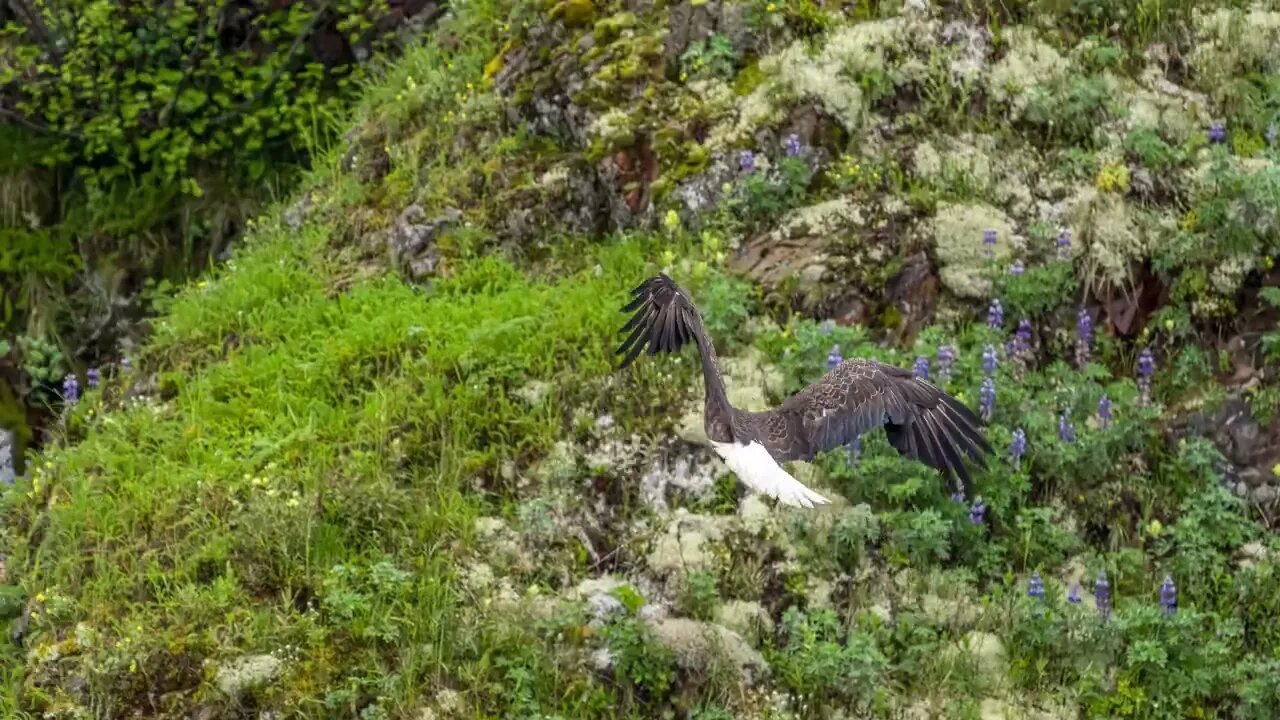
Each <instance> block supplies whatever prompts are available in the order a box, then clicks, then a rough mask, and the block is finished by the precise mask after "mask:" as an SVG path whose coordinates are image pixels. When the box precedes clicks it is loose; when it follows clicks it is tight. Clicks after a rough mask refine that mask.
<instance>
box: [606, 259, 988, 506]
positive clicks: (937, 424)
mask: <svg viewBox="0 0 1280 720" xmlns="http://www.w3.org/2000/svg"><path fill="white" fill-rule="evenodd" d="M632 295H633V296H634V298H633V300H632V301H631V302H630V303H628V304H627V305H626V306H624V307H623V308H622V311H623V312H628V313H634V315H633V316H632V317H631V319H630V320H629V321H628V322H627V324H626V325H625V326H623V328H622V332H623V333H628V337H627V339H626V340H624V341H623V343H622V345H621V346H620V347H619V348H618V350H617V352H618V354H620V355H625V356H624V358H623V361H622V363H621V367H626V366H627V365H629V364H630V363H631V362H632V361H634V360H635V358H636V357H638V356H639V355H640V353H641V352H642V351H644V350H645V349H646V348H647V349H648V354H649V355H654V354H656V353H659V352H678V351H679V350H680V349H682V348H683V347H684V346H685V345H686V344H687V343H689V342H693V343H695V344H696V346H697V347H698V350H699V354H700V355H701V360H702V369H703V378H704V379H705V381H706V385H707V399H706V405H705V411H704V423H705V426H706V431H707V437H708V438H710V439H711V441H712V443H713V445H716V447H717V451H718V452H722V454H724V453H723V450H724V449H726V448H728V449H731V448H734V447H738V446H746V445H748V444H750V443H752V442H757V443H759V444H760V445H762V446H763V447H764V449H765V450H766V451H767V452H768V454H769V456H770V457H772V458H773V460H774V461H775V462H777V463H782V462H786V461H792V460H804V461H810V460H813V458H814V457H815V456H816V455H817V454H818V453H820V452H823V451H826V450H833V449H835V448H838V447H842V446H844V445H847V444H849V443H851V442H853V440H854V439H855V438H857V437H858V436H860V435H862V434H864V433H866V432H868V431H870V430H872V429H874V428H876V427H877V426H883V427H884V429H885V432H886V434H887V435H888V439H889V443H890V444H891V445H892V446H893V447H894V448H895V449H896V450H897V451H898V452H899V453H901V454H902V455H904V456H906V457H909V458H912V459H915V460H919V461H921V462H923V463H925V464H926V465H929V466H930V467H933V468H935V469H937V470H939V471H940V472H942V473H944V474H949V475H951V476H952V477H953V478H955V479H956V480H959V482H960V484H961V487H962V488H963V489H964V491H965V493H966V495H969V494H971V492H970V486H971V479H970V476H969V472H968V470H967V469H966V468H965V465H964V461H963V459H962V455H963V456H967V457H968V458H969V459H970V460H972V461H975V462H978V463H981V462H982V461H983V459H984V455H985V454H987V453H990V452H991V445H990V444H989V443H988V442H987V441H986V439H985V438H984V437H983V436H982V433H981V431H980V430H979V420H978V418H977V417H976V416H975V415H974V413H973V412H972V411H971V410H969V408H967V407H965V406H964V405H963V404H961V403H960V402H959V401H958V400H956V399H955V398H953V397H951V396H950V395H948V394H947V393H945V392H943V391H942V390H941V389H939V388H938V387H937V386H935V385H933V384H932V383H930V382H928V381H927V380H922V379H920V378H917V377H915V376H914V375H913V374H912V373H911V372H909V371H907V370H903V369H901V368H898V367H894V366H892V365H886V364H884V363H881V362H878V361H876V360H869V359H864V358H849V359H847V360H845V361H844V362H842V363H840V364H839V365H837V366H836V367H835V368H833V369H831V370H830V371H828V372H827V374H825V375H823V376H822V377H821V378H819V379H818V380H817V381H815V382H814V383H812V384H811V385H809V386H808V387H806V388H804V389H803V390H800V391H799V392H797V393H795V394H794V395H792V396H791V397H789V398H787V399H786V400H785V401H783V402H782V404H780V405H779V406H777V407H775V408H772V409H770V410H765V411H762V412H745V411H741V410H739V409H737V408H735V407H733V406H731V405H730V404H729V401H728V399H727V397H726V395H725V390H724V380H723V379H722V377H721V375H720V370H719V367H718V366H717V361H716V355H715V347H714V345H713V344H712V342H711V340H710V338H708V337H707V333H706V328H705V326H704V325H703V322H702V317H701V315H700V314H699V313H698V310H697V308H695V307H694V305H693V302H692V300H690V299H689V296H688V294H687V293H686V292H684V290H682V289H681V288H680V287H679V286H678V285H676V283H675V282H674V281H672V279H671V278H670V277H668V276H667V275H665V274H658V275H656V276H654V277H651V278H649V279H648V280H646V281H645V282H644V283H642V284H641V285H640V286H639V287H637V288H636V289H634V290H633V291H632ZM731 443H732V444H731ZM758 459H759V458H758V457H756V458H753V459H752V460H751V461H750V462H755V461H756V460H758ZM743 462H747V461H743ZM766 462H767V460H766ZM743 467H747V468H749V467H750V463H749V462H748V464H747V465H743ZM740 475H741V473H740ZM788 477H789V476H788ZM757 479H758V478H757ZM744 480H748V479H747V478H744ZM748 481H749V480H748ZM792 481H794V479H792ZM779 497H781V495H779ZM797 504H804V503H803V502H799V503H797Z"/></svg>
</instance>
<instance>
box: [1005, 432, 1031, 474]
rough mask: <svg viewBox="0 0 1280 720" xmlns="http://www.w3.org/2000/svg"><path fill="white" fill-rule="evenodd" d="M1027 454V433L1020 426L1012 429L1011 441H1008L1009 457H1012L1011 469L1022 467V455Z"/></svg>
mask: <svg viewBox="0 0 1280 720" xmlns="http://www.w3.org/2000/svg"><path fill="white" fill-rule="evenodd" d="M1026 454H1027V433H1026V431H1024V430H1023V429H1022V428H1018V429H1016V430H1014V431H1013V442H1011V443H1009V457H1011V458H1012V459H1013V469H1014V470H1015V471H1017V470H1020V469H1022V456H1023V455H1026Z"/></svg>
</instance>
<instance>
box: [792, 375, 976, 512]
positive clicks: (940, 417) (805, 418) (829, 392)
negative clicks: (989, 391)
mask: <svg viewBox="0 0 1280 720" xmlns="http://www.w3.org/2000/svg"><path fill="white" fill-rule="evenodd" d="M778 411H779V412H780V413H785V414H790V415H792V416H793V417H798V418H799V422H798V423H797V424H796V426H795V427H796V428H797V430H798V431H799V432H800V433H802V434H803V436H804V438H803V439H804V442H802V443H791V447H792V448H803V450H791V451H790V453H788V454H789V456H786V457H778V458H777V459H778V460H779V461H783V460H811V459H813V457H814V456H815V455H817V454H818V453H819V452H822V451H824V450H832V449H834V448H838V447H841V446H843V445H847V444H848V443H850V442H852V441H853V439H854V438H855V437H857V436H859V435H862V434H863V433H866V432H867V431H869V430H871V429H873V428H875V427H876V426H877V425H883V426H884V428H885V432H886V434H887V435H888V438H889V444H890V445H892V446H893V447H894V449H896V450H897V451H898V452H899V453H901V454H902V455H904V456H906V457H909V458H912V459H914V460H919V461H921V462H923V463H924V464H926V465H928V466H930V467H932V468H935V469H937V470H938V471H940V472H942V473H943V474H949V475H951V476H952V477H954V478H956V479H959V480H960V482H961V486H962V487H963V488H964V490H965V493H966V494H969V492H970V485H971V480H970V477H969V472H968V470H967V469H966V468H965V465H964V462H963V460H962V458H961V455H962V454H963V455H967V456H968V457H969V458H970V459H971V460H973V461H975V462H978V463H981V462H982V461H983V456H984V455H985V454H987V453H990V452H991V445H990V443H988V442H987V440H986V438H984V437H983V436H982V432H981V431H980V430H979V424H980V421H979V420H978V418H977V416H976V415H974V413H973V411H972V410H970V409H969V408H967V407H965V406H964V404H963V403H961V402H960V401H959V400H956V399H955V398H954V397H952V396H950V395H948V394H947V393H945V392H943V391H942V390H941V389H939V388H938V387H937V386H936V385H934V384H933V383H930V382H929V381H927V380H922V379H920V378H917V377H915V376H914V375H913V374H912V373H911V372H909V371H907V370H903V369H902V368H898V367H894V366H893V365H886V364H884V363H881V362H877V361H875V360H868V359H864V358H850V359H848V360H845V361H844V362H843V363H841V364H840V365H838V366H836V367H835V368H834V369H832V370H831V371H830V372H828V373H827V374H826V375H824V376H823V377H822V378H821V379H820V380H818V381H817V382H815V383H813V384H812V385H810V386H808V387H806V388H805V389H803V390H801V391H800V392H798V393H796V394H795V395H792V396H791V397H790V398H788V399H787V400H786V401H785V402H783V403H782V405H781V406H779V407H778ZM771 450H772V448H771ZM775 457H777V455H775Z"/></svg>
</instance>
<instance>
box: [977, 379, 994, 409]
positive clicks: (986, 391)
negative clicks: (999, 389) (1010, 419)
mask: <svg viewBox="0 0 1280 720" xmlns="http://www.w3.org/2000/svg"><path fill="white" fill-rule="evenodd" d="M995 410H996V381H995V380H993V379H991V377H990V376H988V377H984V378H982V387H981V388H980V389H979V390H978V412H979V414H981V415H982V419H983V420H990V419H991V415H992V414H993V413H995Z"/></svg>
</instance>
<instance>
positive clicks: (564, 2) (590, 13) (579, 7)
mask: <svg viewBox="0 0 1280 720" xmlns="http://www.w3.org/2000/svg"><path fill="white" fill-rule="evenodd" d="M547 16H548V17H550V18H551V19H553V20H560V21H561V22H563V23H564V24H565V25H567V26H568V27H582V26H584V25H586V24H588V23H590V22H591V21H592V20H593V19H594V18H595V16H596V4H595V2H593V0H559V1H558V2H556V3H555V4H554V5H552V6H551V9H550V10H549V11H548V12H547Z"/></svg>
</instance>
